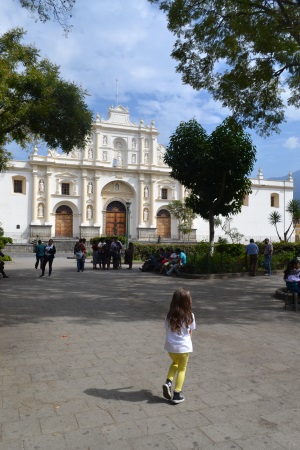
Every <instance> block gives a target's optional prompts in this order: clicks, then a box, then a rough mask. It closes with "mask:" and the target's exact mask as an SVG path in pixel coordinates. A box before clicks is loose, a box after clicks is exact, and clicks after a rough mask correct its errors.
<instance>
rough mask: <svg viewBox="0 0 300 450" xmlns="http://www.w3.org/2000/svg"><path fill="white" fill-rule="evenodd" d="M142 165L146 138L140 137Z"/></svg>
mask: <svg viewBox="0 0 300 450" xmlns="http://www.w3.org/2000/svg"><path fill="white" fill-rule="evenodd" d="M140 164H144V138H143V137H140Z"/></svg>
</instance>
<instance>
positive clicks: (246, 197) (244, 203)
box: [243, 195, 249, 206]
mask: <svg viewBox="0 0 300 450" xmlns="http://www.w3.org/2000/svg"><path fill="white" fill-rule="evenodd" d="M243 206H249V195H245V197H244V200H243Z"/></svg>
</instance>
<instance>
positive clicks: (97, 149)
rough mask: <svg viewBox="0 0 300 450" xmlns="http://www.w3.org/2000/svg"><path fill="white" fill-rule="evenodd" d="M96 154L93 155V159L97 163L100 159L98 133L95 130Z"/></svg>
mask: <svg viewBox="0 0 300 450" xmlns="http://www.w3.org/2000/svg"><path fill="white" fill-rule="evenodd" d="M95 134H96V154H95V159H96V160H97V161H99V159H101V158H100V131H99V130H97V131H96V133H95Z"/></svg>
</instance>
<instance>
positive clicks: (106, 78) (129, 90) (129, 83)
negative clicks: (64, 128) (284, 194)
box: [0, 0, 300, 178]
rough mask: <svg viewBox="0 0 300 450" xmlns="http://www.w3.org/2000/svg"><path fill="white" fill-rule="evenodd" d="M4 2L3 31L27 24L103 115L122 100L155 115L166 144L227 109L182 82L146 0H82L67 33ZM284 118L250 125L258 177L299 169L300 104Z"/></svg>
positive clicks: (137, 112)
mask: <svg viewBox="0 0 300 450" xmlns="http://www.w3.org/2000/svg"><path fill="white" fill-rule="evenodd" d="M1 3H2V4H1V7H0V12H1V14H0V30H1V33H3V32H5V31H7V30H8V29H10V28H12V27H17V26H19V27H22V28H24V29H25V30H26V31H27V35H26V37H25V41H26V42H27V43H32V44H35V46H36V47H37V48H38V49H39V50H40V55H41V57H47V58H49V59H50V60H51V61H52V62H53V63H56V64H57V65H59V66H60V68H61V75H62V76H63V77H64V78H65V79H66V80H68V81H74V82H75V83H77V84H80V85H81V86H82V87H83V88H84V89H86V90H87V91H88V93H89V96H88V97H87V98H86V101H87V103H88V105H89V107H90V109H91V110H92V111H93V112H94V113H95V114H96V113H97V112H98V113H99V114H100V116H101V117H103V118H107V112H108V108H109V107H110V106H112V105H114V106H116V103H118V104H122V105H123V106H125V107H126V106H128V107H129V111H130V116H131V121H132V122H139V120H140V119H141V118H142V119H144V121H145V123H150V122H151V120H152V119H154V121H155V125H156V127H157V128H158V130H159V132H160V136H159V141H160V143H162V144H165V145H167V144H168V139H169V136H170V135H171V134H172V133H173V132H174V131H175V129H176V127H177V126H178V124H179V123H180V121H185V120H189V119H191V118H193V117H195V118H196V119H197V120H198V122H199V123H201V125H202V126H203V127H204V128H205V129H206V130H207V131H208V133H211V132H212V130H213V129H214V128H215V127H216V126H217V125H218V124H219V123H220V122H222V120H224V118H225V117H226V116H227V115H228V114H229V111H228V110H226V109H224V108H222V107H221V105H220V104H219V103H217V102H215V101H214V100H213V99H212V98H211V96H209V95H208V94H207V93H206V92H202V91H201V92H197V91H194V90H193V89H192V88H191V87H189V86H186V85H183V84H182V81H181V76H180V74H178V73H176V71H175V65H176V63H175V61H174V60H172V58H171V57H170V53H171V50H172V46H173V43H174V40H175V37H174V36H173V35H172V34H171V33H170V32H169V31H168V30H167V27H166V19H165V16H164V14H163V13H162V12H160V11H159V10H158V8H157V6H155V5H151V4H150V3H149V2H148V1H147V0H97V1H95V0H77V5H76V7H75V9H74V12H73V17H72V19H71V24H72V25H73V28H72V30H71V32H70V33H69V35H68V37H67V38H66V37H65V35H64V33H63V31H62V29H61V27H60V25H59V24H58V23H55V22H47V23H45V24H43V23H41V22H36V21H35V20H34V18H32V17H31V16H30V13H29V12H28V11H27V10H25V9H22V8H21V7H20V4H19V1H18V0H5V2H1ZM116 79H117V80H118V101H117V98H116ZM286 118H287V123H285V124H283V125H282V126H281V133H280V134H275V135H272V136H271V137H269V138H266V139H263V138H260V137H259V136H258V135H257V134H255V133H253V132H251V135H252V139H253V142H254V144H255V145H256V147H257V163H256V165H255V169H254V171H253V176H256V174H257V171H258V168H259V167H261V168H262V170H263V174H264V176H265V177H267V178H272V177H280V176H284V175H287V173H288V172H289V171H292V172H294V171H296V170H298V169H300V158H299V156H300V152H299V150H300V134H299V129H300V110H295V109H294V108H288V109H287V114H286ZM10 149H11V150H12V151H13V154H14V157H15V159H27V156H28V155H27V154H26V152H24V151H22V150H19V149H17V148H16V147H15V146H13V147H11V148H10Z"/></svg>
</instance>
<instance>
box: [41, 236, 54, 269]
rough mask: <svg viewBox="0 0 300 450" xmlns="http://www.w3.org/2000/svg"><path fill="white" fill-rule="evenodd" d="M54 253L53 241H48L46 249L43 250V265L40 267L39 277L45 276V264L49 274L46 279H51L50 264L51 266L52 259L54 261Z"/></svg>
mask: <svg viewBox="0 0 300 450" xmlns="http://www.w3.org/2000/svg"><path fill="white" fill-rule="evenodd" d="M55 253H56V248H55V245H54V244H53V239H49V241H48V244H47V245H46V248H45V257H44V263H43V265H42V274H41V275H40V277H43V276H44V275H45V268H46V265H47V263H48V264H49V274H48V276H47V278H50V277H51V274H52V264H53V259H54V255H55Z"/></svg>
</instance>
